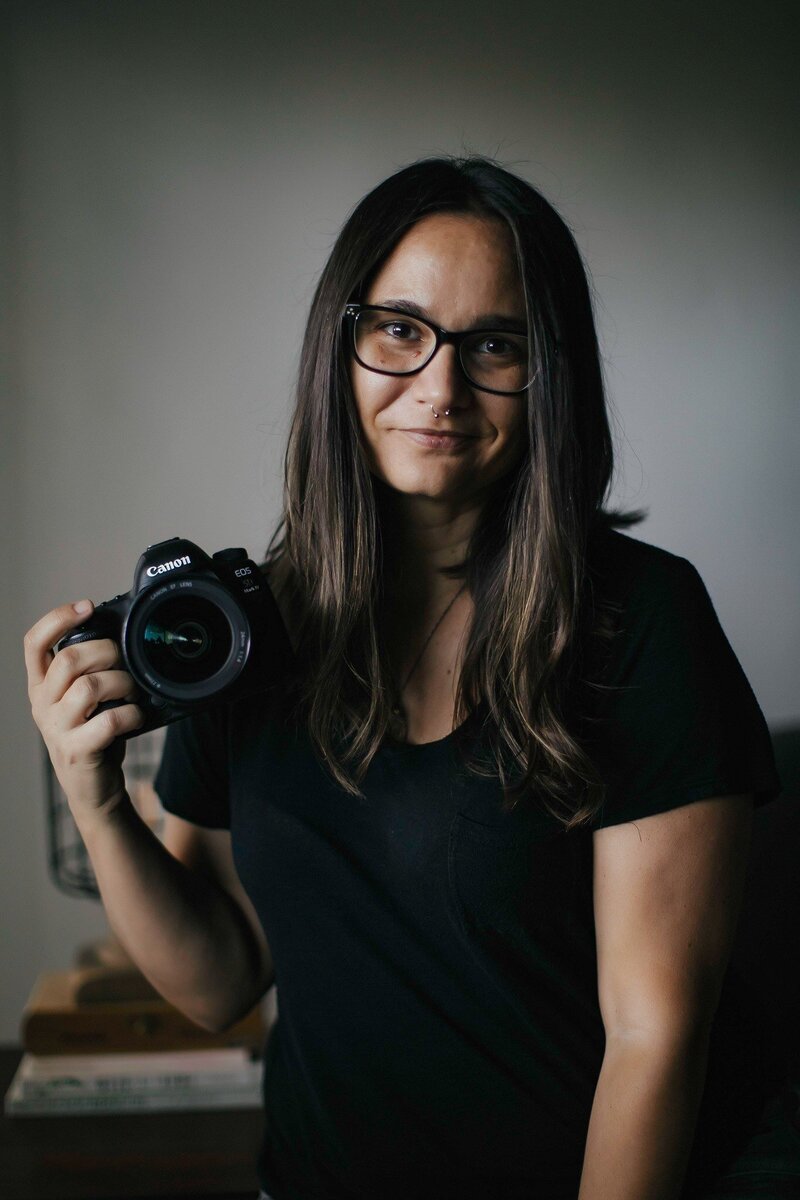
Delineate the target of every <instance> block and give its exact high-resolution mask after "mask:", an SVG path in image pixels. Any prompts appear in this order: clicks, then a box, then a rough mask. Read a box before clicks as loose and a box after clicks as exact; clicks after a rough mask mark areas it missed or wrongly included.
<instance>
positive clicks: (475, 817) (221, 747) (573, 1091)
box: [156, 533, 782, 1200]
mask: <svg viewBox="0 0 800 1200" xmlns="http://www.w3.org/2000/svg"><path fill="white" fill-rule="evenodd" d="M596 550H597V559H596V564H595V568H596V569H595V573H594V576H593V586H594V587H595V589H596V590H597V591H598V593H599V592H602V593H603V594H604V595H605V596H606V598H608V599H609V600H612V601H613V603H614V605H615V607H616V609H617V614H618V615H617V626H618V632H617V635H616V637H615V638H614V639H613V641H612V642H611V644H610V651H609V653H608V655H607V661H606V665H605V667H604V671H605V674H604V677H603V681H602V682H603V684H604V686H603V688H602V689H601V690H597V692H596V696H597V702H596V710H595V712H594V715H593V723H592V728H593V730H594V733H593V740H594V746H595V751H596V756H597V761H598V764H599V765H600V766H601V769H602V771H603V774H604V777H605V779H606V780H607V782H608V796H607V801H606V804H605V807H604V810H603V812H602V814H601V815H600V817H599V818H598V819H597V820H596V822H595V825H596V826H603V825H613V824H616V823H618V822H621V821H628V820H632V819H635V818H637V817H644V816H647V815H649V814H652V813H658V812H663V811H665V810H667V809H671V808H675V807H677V806H679V805H683V804H687V803H691V802H692V801H696V800H701V799H703V798H707V797H711V796H716V795H723V794H726V793H727V794H734V793H740V792H753V793H755V796H756V803H763V802H764V801H766V800H768V799H770V798H771V797H773V796H776V795H777V794H778V793H779V790H780V782H779V779H778V777H777V774H776V771H775V766H774V761H773V757H772V749H771V745H770V740H769V735H768V732H767V728H766V725H765V722H764V719H763V717H762V715H761V712H760V710H759V708H758V705H757V703H756V700H755V698H754V696H753V693H752V691H751V689H750V687H749V685H748V683H747V680H746V679H745V676H744V674H743V672H742V670H741V667H740V666H739V663H738V662H737V660H736V657H735V656H734V653H733V651H732V650H731V648H730V646H729V644H728V642H727V640H726V638H725V635H724V633H723V631H722V629H721V628H720V625H719V622H718V620H717V617H716V615H715V613H714V609H713V607H712V604H711V601H710V599H709V597H708V594H707V592H706V589H705V587H704V585H703V583H702V581H701V579H700V577H699V575H698V574H697V572H696V570H695V569H694V567H692V566H691V564H690V563H688V562H687V561H686V560H685V559H682V558H679V557H676V556H675V555H672V554H669V553H667V552H666V551H664V550H660V549H657V548H655V547H652V546H649V545H647V544H645V543H643V542H640V541H638V540H636V539H634V538H631V537H628V536H625V535H623V534H620V533H608V534H605V535H603V536H602V538H600V539H599V540H598V542H597V546H596ZM457 741H458V738H457V737H456V736H455V735H454V734H450V735H449V736H448V737H445V738H442V739H440V740H439V741H436V742H431V743H427V744H424V745H396V744H395V745H393V744H386V745H385V746H384V747H382V749H381V750H380V752H379V753H378V755H377V756H376V758H375V759H374V760H373V762H372V764H371V766H370V769H369V772H368V774H367V776H366V778H365V780H364V782H363V785H362V788H363V791H364V799H358V798H354V797H352V796H350V795H349V794H347V793H345V792H344V791H343V789H341V788H339V787H338V786H337V785H336V784H335V783H334V782H333V781H332V779H331V777H330V776H329V774H328V773H327V772H326V771H325V770H324V768H323V767H322V766H321V765H320V763H319V762H318V761H317V759H316V757H315V755H314V754H313V752H312V749H311V746H310V742H309V739H308V736H307V734H306V732H305V731H304V730H302V729H296V728H293V727H291V726H290V725H289V724H288V723H287V722H286V721H285V720H284V717H283V714H282V711H281V690H280V687H277V688H273V689H272V690H270V691H269V692H267V693H264V694H262V695H260V696H258V697H256V698H250V699H246V700H240V701H235V702H233V703H231V704H230V705H227V706H220V707H218V708H217V709H215V710H213V711H210V712H206V713H204V714H201V715H198V716H197V717H195V718H191V719H189V720H186V721H183V722H181V723H179V724H178V725H175V726H173V727H171V728H170V729H169V731H168V737H167V743H166V748H165V753H164V759H163V762H162V765H161V769H160V771H159V774H158V778H157V781H156V788H157V790H158V793H159V795H160V797H161V799H162V801H163V803H164V806H165V807H166V808H167V809H168V810H169V811H170V812H173V813H176V814H177V815H179V816H181V817H183V818H185V819H186V820H189V821H192V822H195V823H197V824H198V825H203V826H208V827H211V828H230V830H231V836H232V845H233V853H234V858H235V862H236V866H237V869H238V871H239V874H240V876H241V879H242V882H243V884H244V887H245V888H246V890H247V892H248V894H249V895H250V898H251V900H252V902H253V904H254V906H255V909H256V911H257V913H258V915H259V917H260V919H261V922H262V924H263V926H264V930H265V933H266V936H267V939H268V942H269V945H270V949H271V951H272V955H273V960H274V964H275V972H276V982H277V988H278V1005H279V1019H278V1023H277V1026H276V1028H275V1031H274V1033H273V1035H272V1037H271V1039H270V1042H269V1045H268V1048H267V1052H266V1059H265V1078H264V1099H265V1105H266V1135H265V1139H264V1144H263V1149H262V1153H261V1155H260V1160H259V1175H260V1180H261V1184H262V1186H263V1187H264V1189H265V1190H266V1191H267V1192H269V1194H270V1195H272V1196H274V1197H275V1198H276V1200H375V1197H381V1200H394V1198H397V1200H399V1198H400V1197H402V1198H403V1200H428V1198H431V1200H433V1198H434V1197H435V1198H436V1200H440V1197H442V1196H458V1197H460V1200H473V1198H475V1200H477V1198H478V1197H480V1198H481V1200H485V1198H486V1197H487V1196H491V1197H492V1198H493V1200H522V1198H523V1197H524V1198H525V1200H530V1197H531V1196H533V1195H537V1196H543V1197H547V1198H548V1200H560V1198H561V1197H564V1198H565V1200H566V1198H567V1197H569V1198H570V1200H574V1198H575V1196H576V1195H577V1190H578V1181H579V1178H580V1171H581V1165H582V1161H583V1151H584V1145H585V1139H586V1132H587V1127H588V1121H589V1115H590V1109H591V1105H592V1099H593V1096H594V1090H595V1085H596V1082H597V1075H598V1072H599V1069H600V1065H601V1060H602V1055H603V1045H604V1036H603V1027H602V1022H601V1018H600V1012H599V1006H598V998H597V962H596V947H595V937H594V921H593V910H592V831H591V829H582V830H579V831H573V832H571V833H566V832H565V831H564V829H563V826H562V825H561V824H560V823H559V822H557V821H556V820H555V819H554V818H553V817H551V816H549V815H548V814H547V813H546V812H545V810H544V809H543V808H541V807H540V808H537V807H536V806H535V805H532V806H527V807H522V806H518V807H517V808H516V809H515V810H513V811H512V812H510V813H506V812H504V811H503V810H502V809H501V799H502V791H501V788H500V785H499V782H498V781H497V780H491V779H482V778H479V777H477V776H475V775H473V774H471V773H469V772H468V771H467V770H466V768H465V766H464V764H463V761H462V759H461V757H460V755H459V753H458V750H457ZM781 1078H782V1070H781V1064H780V1060H779V1058H777V1057H776V1053H775V1050H774V1047H773V1046H772V1045H771V1043H770V1041H769V1037H768V1030H767V1027H766V1025H765V1021H764V1017H763V1014H761V1013H760V1011H759V1010H758V1009H757V1008H754V1007H752V1001H751V1000H749V999H748V996H747V994H746V993H745V991H744V990H743V981H741V980H739V979H738V978H736V977H735V976H734V975H733V974H732V972H731V971H729V972H728V975H727V977H726V981H725V985H724V988H723V996H722V1000H721V1003H720V1007H719V1010H718V1014H717V1019H716V1021H715V1025H714V1031H713V1035H712V1047H711V1057H710V1064H709V1072H708V1079H707V1084H706V1091H705V1094H704V1099H703V1105H702V1108H701V1113H700V1119H699V1121H698V1128H697V1135H696V1139H695V1147H694V1152H693V1166H692V1168H691V1170H692V1171H694V1169H695V1165H696V1166H698V1167H699V1165H700V1163H701V1161H702V1162H705V1163H706V1164H708V1165H713V1164H714V1163H715V1162H717V1161H718V1162H722V1161H723V1160H724V1157H725V1155H726V1154H727V1153H729V1152H730V1151H731V1149H732V1148H735V1147H736V1146H737V1145H738V1144H739V1143H740V1142H741V1140H742V1139H743V1137H744V1136H745V1135H746V1134H747V1133H748V1132H750V1130H751V1129H752V1128H753V1126H754V1122H755V1120H756V1119H757V1115H758V1112H759V1111H760V1108H761V1106H762V1104H763V1101H764V1098H765V1097H766V1096H767V1095H769V1094H770V1093H771V1092H773V1091H774V1090H775V1088H776V1086H777V1085H778V1084H779V1082H780V1081H781Z"/></svg>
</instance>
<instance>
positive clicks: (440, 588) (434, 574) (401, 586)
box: [381, 496, 480, 604]
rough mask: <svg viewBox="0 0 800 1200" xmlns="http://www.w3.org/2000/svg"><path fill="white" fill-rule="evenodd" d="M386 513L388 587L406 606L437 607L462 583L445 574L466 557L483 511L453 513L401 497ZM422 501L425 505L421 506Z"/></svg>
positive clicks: (385, 561)
mask: <svg viewBox="0 0 800 1200" xmlns="http://www.w3.org/2000/svg"><path fill="white" fill-rule="evenodd" d="M398 500H399V501H400V503H398V502H394V503H390V504H384V505H383V512H382V518H381V519H382V526H383V545H384V569H385V584H386V587H387V590H388V591H391V592H392V593H393V594H394V595H395V596H397V595H402V596H403V598H404V600H405V602H406V603H410V604H415V603H422V604H427V603H434V604H435V603H436V602H437V600H438V599H439V598H442V597H447V596H450V595H452V594H453V592H454V591H455V590H457V589H458V587H459V586H460V584H461V582H462V581H461V580H459V579H455V578H453V577H452V576H450V575H448V574H446V571H447V570H448V568H452V567H457V566H459V565H460V564H461V563H463V562H464V561H465V559H466V556H467V550H468V548H469V542H470V538H471V536H472V533H473V530H474V529H475V525H476V522H477V520H478V517H479V515H480V509H479V508H474V509H466V510H465V509H457V510H456V509H453V508H452V507H450V508H446V507H445V506H443V505H439V504H435V503H431V502H430V501H425V500H424V498H422V497H417V496H402V497H398ZM420 501H422V502H421V503H420Z"/></svg>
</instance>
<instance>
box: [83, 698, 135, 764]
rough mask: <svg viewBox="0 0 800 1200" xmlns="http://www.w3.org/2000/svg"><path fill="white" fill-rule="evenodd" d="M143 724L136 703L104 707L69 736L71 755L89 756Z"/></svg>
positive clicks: (104, 748)
mask: <svg viewBox="0 0 800 1200" xmlns="http://www.w3.org/2000/svg"><path fill="white" fill-rule="evenodd" d="M142 725H144V713H143V712H142V710H141V709H140V708H139V706H138V705H137V704H122V705H120V707H119V708H106V709H105V710H104V711H103V712H101V713H98V714H97V716H94V717H92V718H91V720H89V721H86V722H84V724H83V725H79V726H78V727H77V728H76V729H74V730H73V732H72V733H71V734H70V737H69V744H70V748H71V753H72V756H73V758H74V759H75V760H77V759H79V758H89V756H90V755H92V754H97V753H99V752H100V751H101V750H107V749H108V747H109V746H110V745H111V743H112V742H113V741H115V740H116V739H117V738H118V737H121V736H122V735H123V734H125V733H132V732H133V731H134V730H135V729H139V728H140V726H142Z"/></svg>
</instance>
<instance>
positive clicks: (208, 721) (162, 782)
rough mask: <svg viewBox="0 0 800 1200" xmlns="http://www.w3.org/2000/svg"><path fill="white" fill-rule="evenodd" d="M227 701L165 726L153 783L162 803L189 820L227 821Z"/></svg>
mask: <svg viewBox="0 0 800 1200" xmlns="http://www.w3.org/2000/svg"><path fill="white" fill-rule="evenodd" d="M228 723H229V706H228V705H227V704H220V705H216V706H215V707H213V708H210V709H206V710H205V711H204V712H200V713H196V714H194V715H192V716H189V717H184V719H183V720H181V721H176V722H175V723H174V724H173V725H170V726H168V728H167V732H166V740H165V742H164V750H163V753H162V756H161V763H160V765H159V768H158V771H157V773H156V777H155V780H154V784H153V786H154V787H155V790H156V792H157V793H158V797H159V799H160V800H161V803H162V805H163V807H164V809H165V810H166V811H167V812H169V813H173V814H174V815H175V816H177V817H183V819H184V820H185V821H191V822H192V823H193V824H194V825H204V826H206V827H207V828H209V829H228V828H229V827H230V803H229V797H228Z"/></svg>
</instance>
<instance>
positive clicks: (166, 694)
mask: <svg viewBox="0 0 800 1200" xmlns="http://www.w3.org/2000/svg"><path fill="white" fill-rule="evenodd" d="M98 638H112V639H113V640H114V641H115V642H118V643H119V646H120V649H121V652H122V662H123V667H124V669H125V670H126V671H128V672H129V673H130V675H132V676H133V679H134V680H135V681H136V683H137V684H138V686H139V688H140V689H141V693H142V694H141V697H139V698H138V699H137V701H136V703H137V704H138V705H139V707H140V708H141V709H142V711H143V713H144V716H145V723H144V724H143V725H142V726H140V727H139V728H138V729H136V730H134V731H133V733H131V734H128V735H125V736H129V737H135V736H137V735H138V734H140V733H144V732H146V731H147V730H150V729H157V728H159V727H160V726H162V725H168V724H170V723H171V722H173V721H177V720H180V719H181V718H182V717H185V716H188V715H189V714H190V713H193V712H197V711H199V710H200V709H202V708H208V707H210V706H211V705H212V704H215V703H217V702H218V701H220V700H222V699H223V698H224V699H225V700H232V699H235V698H238V697H240V696H243V695H246V694H249V693H251V692H255V691H259V690H262V689H266V688H268V687H269V686H270V685H271V684H274V683H276V682H277V681H278V679H279V678H280V677H281V666H282V661H285V656H286V655H287V654H288V653H289V651H288V642H287V638H286V633H285V629H284V626H283V622H282V618H281V616H280V613H279V611H278V607H277V605H276V603H275V599H274V597H273V595H272V593H271V591H270V590H269V587H268V585H267V583H266V580H265V579H264V577H263V575H262V573H261V571H260V570H259V568H258V567H257V566H256V564H255V563H254V562H253V561H252V560H251V559H250V558H249V557H248V554H247V551H246V550H243V549H241V548H240V547H231V548H229V549H227V550H218V551H217V553H216V554H212V555H211V556H210V557H209V555H208V554H206V553H205V552H204V551H203V550H201V549H200V547H199V546H196V545H195V544H194V542H189V541H186V539H185V538H170V539H168V540H167V541H164V542H158V543H157V544H156V545H153V546H148V547H147V549H146V550H145V552H144V554H143V555H142V556H141V558H140V559H139V562H138V563H137V566H136V571H135V574H134V579H133V587H132V588H131V590H130V591H129V592H127V593H126V594H125V595H119V596H114V597H113V598H112V599H111V600H106V601H105V602H104V603H103V604H98V605H97V607H96V608H95V610H94V612H93V613H92V615H91V617H90V618H89V620H88V621H86V622H85V623H84V624H83V625H79V626H77V627H76V628H75V629H74V630H73V631H72V633H70V634H69V635H68V636H67V637H65V638H63V639H62V640H61V641H60V642H59V644H58V647H57V649H58V650H62V649H63V648H64V647H65V646H74V645H76V644H77V643H78V642H85V641H90V640H93V639H98ZM122 703H124V701H110V702H107V703H104V704H101V705H99V706H98V709H97V711H101V710H102V709H104V708H112V707H117V706H118V705H119V704H122Z"/></svg>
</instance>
